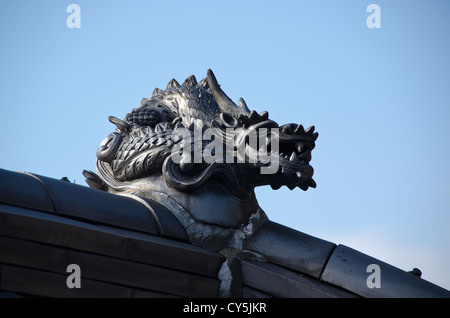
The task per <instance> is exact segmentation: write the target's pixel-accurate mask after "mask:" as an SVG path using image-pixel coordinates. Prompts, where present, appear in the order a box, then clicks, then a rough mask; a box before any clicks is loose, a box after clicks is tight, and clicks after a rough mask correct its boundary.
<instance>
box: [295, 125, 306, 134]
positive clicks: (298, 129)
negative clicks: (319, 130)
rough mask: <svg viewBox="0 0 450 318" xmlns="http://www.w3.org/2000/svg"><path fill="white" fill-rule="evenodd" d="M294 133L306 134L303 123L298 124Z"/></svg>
mask: <svg viewBox="0 0 450 318" xmlns="http://www.w3.org/2000/svg"><path fill="white" fill-rule="evenodd" d="M294 133H295V134H298V135H304V134H305V128H303V125H298V126H297V128H295V130H294Z"/></svg>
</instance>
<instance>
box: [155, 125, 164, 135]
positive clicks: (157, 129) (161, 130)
mask: <svg viewBox="0 0 450 318" xmlns="http://www.w3.org/2000/svg"><path fill="white" fill-rule="evenodd" d="M163 131H164V127H163V125H162V124H161V123H159V124H157V125H156V126H155V133H157V134H159V133H162V132H163Z"/></svg>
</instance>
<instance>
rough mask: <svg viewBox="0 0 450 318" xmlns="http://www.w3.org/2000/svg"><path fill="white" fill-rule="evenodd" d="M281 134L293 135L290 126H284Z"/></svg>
mask: <svg viewBox="0 0 450 318" xmlns="http://www.w3.org/2000/svg"><path fill="white" fill-rule="evenodd" d="M281 132H282V133H283V134H292V129H291V127H290V126H289V125H286V126H283V128H282V129H281Z"/></svg>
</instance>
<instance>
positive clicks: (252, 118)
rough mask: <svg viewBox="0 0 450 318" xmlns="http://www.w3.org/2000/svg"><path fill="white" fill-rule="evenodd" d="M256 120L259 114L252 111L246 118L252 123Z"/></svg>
mask: <svg viewBox="0 0 450 318" xmlns="http://www.w3.org/2000/svg"><path fill="white" fill-rule="evenodd" d="M257 118H259V114H258V113H257V112H255V111H254V110H252V111H251V113H250V115H249V116H248V119H250V120H251V121H253V120H255V119H257Z"/></svg>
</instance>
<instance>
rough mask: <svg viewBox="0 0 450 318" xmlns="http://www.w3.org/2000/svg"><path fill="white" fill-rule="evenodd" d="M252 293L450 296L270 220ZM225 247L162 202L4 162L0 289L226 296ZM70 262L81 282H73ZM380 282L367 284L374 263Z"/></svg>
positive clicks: (252, 246) (257, 242)
mask: <svg viewBox="0 0 450 318" xmlns="http://www.w3.org/2000/svg"><path fill="white" fill-rule="evenodd" d="M243 250H245V251H246V252H248V253H253V254H258V255H262V256H263V259H260V260H255V259H252V258H245V257H244V258H241V259H240V260H239V261H238V262H237V263H234V264H232V266H238V267H240V269H239V270H238V272H239V273H240V275H239V276H240V277H238V278H236V281H237V284H238V285H239V288H241V290H242V296H244V297H450V292H449V291H447V290H445V289H443V288H441V287H439V286H436V285H434V284H432V283H430V282H427V281H426V280H423V279H421V278H419V277H416V276H414V275H412V274H410V273H407V272H405V271H402V270H400V269H398V268H395V267H394V266H391V265H389V264H386V263H384V262H382V261H380V260H377V259H375V258H372V257H370V256H368V255H366V254H363V253H360V252H358V251H356V250H354V249H351V248H349V247H347V246H344V245H336V244H334V243H332V242H328V241H325V240H322V239H319V238H315V237H313V236H310V235H308V234H305V233H302V232H299V231H296V230H293V229H290V228H288V227H286V226H283V225H280V224H277V223H275V222H272V221H270V220H266V221H264V222H263V223H262V225H261V226H259V228H257V229H256V231H255V232H254V233H253V234H252V235H251V236H250V237H248V238H247V239H246V240H245V241H244V244H243ZM226 261H227V259H226V257H225V256H224V255H223V253H220V252H218V251H211V250H207V249H205V248H202V247H199V246H195V245H193V244H191V243H190V242H189V239H188V236H187V235H186V231H185V229H184V227H183V226H182V225H181V223H180V222H179V221H178V220H177V218H176V217H175V216H174V215H173V214H172V213H171V212H170V211H169V210H168V209H167V208H166V207H164V206H163V205H162V204H160V203H158V202H155V201H152V200H149V199H144V198H141V197H137V196H133V195H126V196H125V195H117V194H111V193H106V192H103V191H100V190H96V189H91V188H88V187H84V186H81V185H77V184H73V183H70V182H67V181H62V180H56V179H51V178H48V177H44V176H39V175H35V174H31V173H22V172H12V171H7V170H3V169H0V296H2V295H3V296H11V295H14V296H44V297H217V296H219V289H220V285H221V280H223V277H221V274H220V271H221V268H223V266H224V263H225V262H226ZM69 264H77V265H79V266H80V268H81V277H82V288H73V289H71V288H68V287H67V285H66V279H67V277H68V275H69V274H70V273H68V272H67V266H68V265H69ZM369 264H377V265H378V266H379V268H380V270H381V284H382V287H381V288H369V287H368V285H367V277H368V275H369V274H368V273H367V266H368V265H369Z"/></svg>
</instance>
